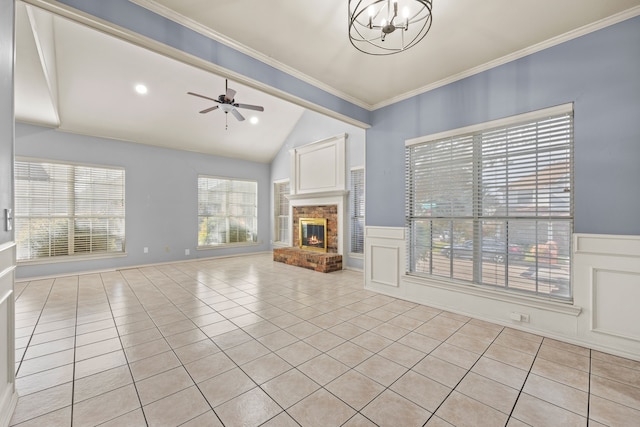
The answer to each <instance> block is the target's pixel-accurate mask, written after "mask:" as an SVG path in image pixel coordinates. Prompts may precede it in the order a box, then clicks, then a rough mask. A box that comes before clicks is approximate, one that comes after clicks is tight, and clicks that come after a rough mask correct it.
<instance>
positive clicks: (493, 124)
mask: <svg viewBox="0 0 640 427" xmlns="http://www.w3.org/2000/svg"><path fill="white" fill-rule="evenodd" d="M572 111H573V102H568V103H566V104H561V105H556V106H554V107H549V108H543V109H542V110H535V111H530V112H528V113H523V114H517V115H515V116H509V117H504V118H501V119H496V120H492V121H490V122H484V123H478V124H475V125H470V126H465V127H462V128H458V129H451V130H446V131H444V132H438V133H433V134H431V135H425V136H419V137H417V138H412V139H407V140H406V141H405V143H404V145H405V146H406V147H410V146H412V145H416V144H421V143H424V142H430V141H437V140H439V139H444V138H449V137H452V136H459V135H466V134H471V133H475V132H481V131H483V130H486V129H494V128H499V127H507V126H511V125H514V124H518V123H522V122H528V121H535V120H540V119H543V118H545V117H551V116H556V115H560V114H566V113H571V112H572Z"/></svg>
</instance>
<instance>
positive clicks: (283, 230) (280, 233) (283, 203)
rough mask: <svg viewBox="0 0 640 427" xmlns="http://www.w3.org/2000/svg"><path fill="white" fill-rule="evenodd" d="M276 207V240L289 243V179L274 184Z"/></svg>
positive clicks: (274, 202)
mask: <svg viewBox="0 0 640 427" xmlns="http://www.w3.org/2000/svg"><path fill="white" fill-rule="evenodd" d="M273 194H274V196H275V200H274V201H273V204H274V207H275V218H274V223H275V241H276V243H286V244H289V199H288V198H287V196H288V195H289V181H286V182H276V183H275V184H274V186H273Z"/></svg>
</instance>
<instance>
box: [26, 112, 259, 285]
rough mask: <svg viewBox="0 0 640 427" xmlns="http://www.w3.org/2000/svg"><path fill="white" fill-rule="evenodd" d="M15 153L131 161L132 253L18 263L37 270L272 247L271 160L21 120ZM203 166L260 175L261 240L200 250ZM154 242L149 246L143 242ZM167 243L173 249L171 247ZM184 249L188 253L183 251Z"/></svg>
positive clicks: (126, 164)
mask: <svg viewBox="0 0 640 427" xmlns="http://www.w3.org/2000/svg"><path fill="white" fill-rule="evenodd" d="M16 156H17V157H18V156H27V157H34V158H41V159H50V160H61V161H65V162H76V163H84V164H93V165H107V166H119V167H123V168H124V169H125V180H126V184H125V185H126V187H125V193H126V195H125V197H126V199H125V203H126V206H125V208H126V218H125V221H126V251H127V256H126V257H119V258H106V259H96V260H90V261H70V262H59V263H54V264H52V263H49V264H41V265H26V264H23V265H20V266H19V267H18V269H17V277H37V276H46V275H53V274H61V273H67V272H78V271H92V270H101V269H111V268H119V267H124V266H131V265H144V264H152V263H159V262H167V261H179V260H185V259H193V258H204V257H212V256H223V255H233V254H238V253H245V252H255V251H266V250H269V239H270V235H271V231H270V226H269V218H270V217H271V211H270V210H269V201H270V198H271V187H270V181H269V169H270V168H269V165H268V164H264V163H254V162H247V161H242V160H236V159H229V158H223V157H216V156H209V155H204V154H197V153H192V152H188V151H180V150H171V149H167V148H159V147H151V146H148V145H142V144H135V143H131V142H123V141H114V140H105V139H103V138H96V137H90V136H84V135H75V134H69V133H65V132H60V131H55V130H52V129H48V128H42V127H38V126H31V125H24V124H17V125H16ZM199 174H204V175H212V176H220V177H229V178H243V179H252V180H256V181H258V242H259V243H258V245H255V246H253V245H252V246H238V247H232V248H217V249H208V250H196V246H197V243H198V240H197V239H198V210H197V209H198V194H197V177H198V175H199ZM144 247H148V248H149V253H147V254H145V253H144V252H143V248H144ZM167 248H168V250H167ZM185 249H189V250H190V255H189V256H185Z"/></svg>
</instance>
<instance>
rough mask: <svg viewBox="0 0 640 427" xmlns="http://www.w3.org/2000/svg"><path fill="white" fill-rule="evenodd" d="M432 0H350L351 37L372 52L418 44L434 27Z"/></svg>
mask: <svg viewBox="0 0 640 427" xmlns="http://www.w3.org/2000/svg"><path fill="white" fill-rule="evenodd" d="M432 8H433V0H349V40H350V41H351V44H352V45H353V46H355V48H356V49H358V50H359V51H361V52H364V53H367V54H369V55H391V54H394V53H398V52H402V51H404V50H407V49H409V48H410V47H412V46H415V45H416V44H418V42H419V41H420V40H422V39H423V38H424V36H426V35H427V33H428V32H429V29H430V28H431V10H432Z"/></svg>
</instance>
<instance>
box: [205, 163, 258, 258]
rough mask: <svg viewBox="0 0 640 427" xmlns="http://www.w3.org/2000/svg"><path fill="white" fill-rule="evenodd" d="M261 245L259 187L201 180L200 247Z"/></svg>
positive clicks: (241, 182) (219, 179) (248, 182)
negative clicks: (259, 241)
mask: <svg viewBox="0 0 640 427" xmlns="http://www.w3.org/2000/svg"><path fill="white" fill-rule="evenodd" d="M257 241H258V183H257V182H255V181H245V180H236V179H225V178H214V177H208V176H199V177H198V247H207V246H218V245H227V244H234V243H255V242H257Z"/></svg>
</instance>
